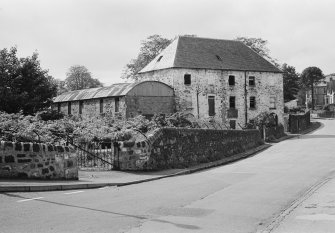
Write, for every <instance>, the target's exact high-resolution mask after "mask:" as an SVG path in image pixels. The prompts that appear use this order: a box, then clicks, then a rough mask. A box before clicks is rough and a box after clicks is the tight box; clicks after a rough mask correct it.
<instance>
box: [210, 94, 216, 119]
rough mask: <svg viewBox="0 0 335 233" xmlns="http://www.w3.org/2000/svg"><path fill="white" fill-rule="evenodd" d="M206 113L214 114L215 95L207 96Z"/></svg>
mask: <svg viewBox="0 0 335 233" xmlns="http://www.w3.org/2000/svg"><path fill="white" fill-rule="evenodd" d="M208 115H209V116H215V97H214V96H208Z"/></svg>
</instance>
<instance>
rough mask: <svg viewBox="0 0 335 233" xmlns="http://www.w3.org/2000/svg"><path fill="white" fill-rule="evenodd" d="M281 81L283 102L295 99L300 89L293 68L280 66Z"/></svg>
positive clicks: (297, 75)
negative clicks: (281, 72) (282, 84)
mask: <svg viewBox="0 0 335 233" xmlns="http://www.w3.org/2000/svg"><path fill="white" fill-rule="evenodd" d="M281 69H282V71H283V81H284V101H285V102H288V101H290V100H294V99H296V95H297V94H298V92H299V89H300V85H299V84H300V80H299V74H298V73H297V72H296V71H295V67H293V66H289V65H287V64H283V65H282V68H281Z"/></svg>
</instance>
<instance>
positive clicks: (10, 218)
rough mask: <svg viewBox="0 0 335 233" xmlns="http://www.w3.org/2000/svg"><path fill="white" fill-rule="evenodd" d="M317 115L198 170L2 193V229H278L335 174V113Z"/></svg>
mask: <svg viewBox="0 0 335 233" xmlns="http://www.w3.org/2000/svg"><path fill="white" fill-rule="evenodd" d="M321 122H322V123H323V126H322V127H321V128H320V129H319V130H317V131H315V132H314V133H312V134H309V135H304V136H300V137H299V138H294V139H291V140H287V141H283V142H280V143H277V144H274V145H273V146H272V147H270V148H269V149H267V150H266V151H263V152H261V153H259V154H257V155H255V156H253V157H250V158H247V159H244V160H241V161H238V162H235V163H232V164H229V165H225V166H221V167H217V168H214V169H209V170H206V171H203V172H199V173H194V174H190V175H183V176H178V177H171V178H167V179H162V180H157V181H152V182H147V183H141V184H136V185H130V186H124V187H119V188H116V187H109V188H100V189H90V190H73V191H57V192H40V193H3V194H0V232H6V233H11V232H15V233H16V232H24V233H27V232H41V233H45V232H71V233H74V232H80V233H85V232H90V233H91V232H132V233H134V232H136V233H137V232H206V233H208V232H220V233H222V232H227V233H235V232H243V233H249V232H272V231H275V230H276V228H277V226H278V225H280V222H281V221H282V220H283V213H286V215H289V211H288V210H289V209H290V208H291V207H292V206H293V205H294V203H297V201H299V200H301V199H303V198H304V196H306V193H310V192H312V191H313V190H314V189H313V188H314V187H318V186H320V185H322V182H323V181H324V180H325V179H328V178H329V177H332V176H333V175H334V170H335V166H334V164H335V153H334V149H335V121H332V120H322V121H321ZM285 211H286V212H285ZM334 227H335V226H334ZM333 229H335V228H333Z"/></svg>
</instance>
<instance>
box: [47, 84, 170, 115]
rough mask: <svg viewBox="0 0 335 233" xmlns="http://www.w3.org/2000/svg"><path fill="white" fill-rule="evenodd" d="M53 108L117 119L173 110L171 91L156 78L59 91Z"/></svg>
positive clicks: (71, 113) (70, 112) (68, 112)
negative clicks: (105, 115)
mask: <svg viewBox="0 0 335 233" xmlns="http://www.w3.org/2000/svg"><path fill="white" fill-rule="evenodd" d="M52 109H53V110H57V111H58V112H62V113H63V114H65V115H81V116H87V117H94V116H99V115H101V114H106V113H108V114H111V115H112V116H115V117H120V118H132V117H135V116H138V115H144V116H148V117H150V116H153V115H154V114H171V113H174V112H175V100H174V90H173V88H172V87H170V86H169V85H167V84H165V83H162V82H158V81H144V82H138V83H118V84H113V85H111V86H108V87H99V88H89V89H83V90H76V91H70V92H66V93H63V94H61V95H59V96H57V97H56V98H55V99H54V102H53V105H52Z"/></svg>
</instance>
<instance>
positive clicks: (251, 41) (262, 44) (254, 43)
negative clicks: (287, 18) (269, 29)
mask: <svg viewBox="0 0 335 233" xmlns="http://www.w3.org/2000/svg"><path fill="white" fill-rule="evenodd" d="M235 40H237V41H241V42H243V43H244V44H245V45H247V46H248V47H250V48H251V49H252V50H254V51H255V52H256V53H258V54H259V55H261V56H262V57H264V58H265V59H266V60H268V61H270V62H271V63H272V64H273V65H275V66H277V67H279V64H278V62H277V60H276V59H274V58H272V57H271V56H270V50H269V48H268V47H267V43H268V41H267V40H263V39H262V38H253V37H237V38H236V39H235Z"/></svg>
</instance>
